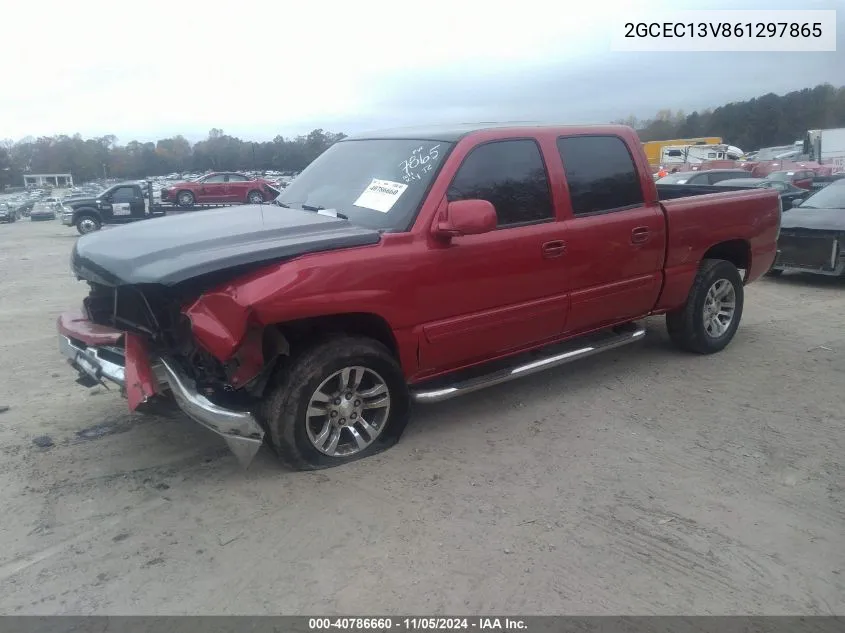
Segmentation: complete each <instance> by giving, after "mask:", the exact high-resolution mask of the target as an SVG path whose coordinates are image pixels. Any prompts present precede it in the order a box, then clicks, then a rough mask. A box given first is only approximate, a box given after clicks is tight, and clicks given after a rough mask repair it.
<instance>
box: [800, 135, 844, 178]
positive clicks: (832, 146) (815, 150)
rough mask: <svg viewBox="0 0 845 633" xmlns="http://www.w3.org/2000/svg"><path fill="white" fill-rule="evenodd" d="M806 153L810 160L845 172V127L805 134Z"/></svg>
mask: <svg viewBox="0 0 845 633" xmlns="http://www.w3.org/2000/svg"><path fill="white" fill-rule="evenodd" d="M806 145H807V147H806V149H807V153H809V154H810V157H811V158H812V160H815V161H817V162H819V163H821V164H822V165H830V166H831V167H833V171H834V172H843V171H845V127H840V128H831V129H827V130H810V131H809V132H807V143H806Z"/></svg>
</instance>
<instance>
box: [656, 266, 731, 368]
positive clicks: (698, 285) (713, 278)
mask: <svg viewBox="0 0 845 633" xmlns="http://www.w3.org/2000/svg"><path fill="white" fill-rule="evenodd" d="M744 299H745V295H744V286H743V283H742V277H741V276H740V274H739V271H738V270H737V268H736V266H734V265H733V264H732V263H730V262H728V261H725V260H722V259H705V260H704V261H703V262H702V263H701V267H700V268H699V269H698V274H696V276H695V280H694V281H693V284H692V288H691V289H690V292H689V296H688V297H687V301H686V303H685V304H684V305H683V307H681V308H679V309H677V310H674V311H672V312H669V313H667V314H666V328H667V330H668V331H669V338H671V339H672V342H673V343H674V344H675V345H676V346H678V347H679V348H680V349H682V350H685V351H688V352H694V353H696V354H713V353H715V352H719V351H721V350H723V349H724V348H725V347H727V345H728V343H730V342H731V340H732V339H733V337H734V335H735V334H736V330H737V328H738V327H739V322H740V319H741V318H742V308H743V304H744Z"/></svg>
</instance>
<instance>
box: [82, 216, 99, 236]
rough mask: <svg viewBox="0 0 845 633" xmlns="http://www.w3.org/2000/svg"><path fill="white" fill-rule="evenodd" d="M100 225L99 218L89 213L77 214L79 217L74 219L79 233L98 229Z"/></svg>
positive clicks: (85, 233) (83, 233)
mask: <svg viewBox="0 0 845 633" xmlns="http://www.w3.org/2000/svg"><path fill="white" fill-rule="evenodd" d="M101 226H102V225H101V224H100V220H99V219H98V218H97V217H95V216H93V215H91V214H89V213H86V214H85V215H81V216H79V219H78V220H77V221H76V230H77V231H78V232H79V234H80V235H87V234H88V233H93V232H94V231H99V230H100V227H101Z"/></svg>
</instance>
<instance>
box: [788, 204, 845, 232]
mask: <svg viewBox="0 0 845 633" xmlns="http://www.w3.org/2000/svg"><path fill="white" fill-rule="evenodd" d="M780 227H781V229H810V230H817V231H845V209H809V208H808V209H802V208H801V207H793V208H792V209H790V210H789V211H785V212H784V214H783V217H782V218H781V222H780Z"/></svg>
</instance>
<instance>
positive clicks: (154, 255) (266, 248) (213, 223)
mask: <svg viewBox="0 0 845 633" xmlns="http://www.w3.org/2000/svg"><path fill="white" fill-rule="evenodd" d="M380 239H381V238H380V234H379V232H378V231H375V230H373V229H366V228H361V227H358V226H355V225H353V224H350V223H349V221H347V220H341V219H338V218H332V217H328V216H325V215H320V214H318V213H314V212H310V211H299V210H296V209H286V208H283V207H279V206H276V205H260V204H257V205H239V206H235V207H228V208H225V209H216V210H213V211H194V212H190V213H184V214H181V215H176V216H169V217H163V218H153V219H149V220H143V221H141V222H133V223H131V224H126V225H124V226H119V227H115V228H112V229H106V230H103V231H97V232H95V233H89V234H88V235H84V236H83V237H81V238H79V240H78V241H77V243H76V246H75V247H74V249H73V253H72V255H71V266H72V268H73V271H74V273H75V274H76V275H77V276H78V277H80V278H82V279H87V280H89V281H95V282H98V283H102V284H107V285H114V286H117V285H131V284H163V285H166V286H172V285H175V284H178V283H181V282H183V281H187V280H189V279H193V278H196V277H200V276H202V275H207V274H210V273H215V272H219V271H224V270H226V269H231V268H242V267H244V266H248V265H251V264H264V263H271V262H274V261H279V260H284V259H289V258H291V257H296V256H297V255H304V254H306V253H314V252H318V251H327V250H333V249H338V248H348V247H353V246H368V245H372V244H377V243H378V242H379V240H380Z"/></svg>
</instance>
